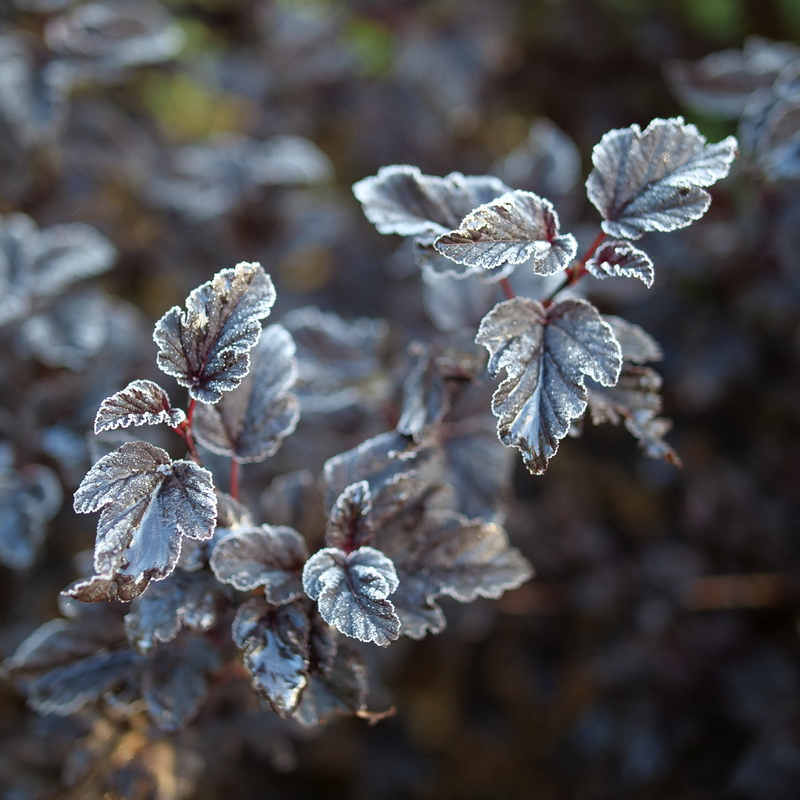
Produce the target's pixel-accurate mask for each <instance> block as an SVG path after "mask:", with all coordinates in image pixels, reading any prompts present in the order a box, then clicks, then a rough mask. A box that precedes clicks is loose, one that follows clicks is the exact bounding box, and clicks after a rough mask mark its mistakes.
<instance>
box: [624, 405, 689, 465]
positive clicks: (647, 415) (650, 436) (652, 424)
mask: <svg viewBox="0 0 800 800" xmlns="http://www.w3.org/2000/svg"><path fill="white" fill-rule="evenodd" d="M625 427H626V428H627V429H628V430H629V431H630V432H631V433H632V434H633V435H634V436H635V437H636V438H637V439H638V440H639V441H640V443H641V445H642V447H643V448H644V451H645V453H646V454H647V455H648V456H649V457H650V458H658V459H662V460H663V461H667V462H668V463H670V464H674V465H675V466H676V467H680V466H681V459H680V457H679V456H678V454H677V453H676V452H675V451H674V450H673V449H672V448H671V447H670V446H669V445H668V444H667V443H666V442H665V441H664V436H665V435H666V434H667V433H668V432H669V430H670V428H672V421H671V420H668V419H664V418H663V417H656V416H655V413H654V412H653V411H651V410H649V409H636V410H635V411H634V412H633V413H632V414H631V415H630V416H629V417H626V418H625Z"/></svg>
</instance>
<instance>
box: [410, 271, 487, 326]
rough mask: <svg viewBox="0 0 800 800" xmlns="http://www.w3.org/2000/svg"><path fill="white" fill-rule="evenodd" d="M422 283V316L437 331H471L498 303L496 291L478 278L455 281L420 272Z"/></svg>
mask: <svg viewBox="0 0 800 800" xmlns="http://www.w3.org/2000/svg"><path fill="white" fill-rule="evenodd" d="M448 263H450V264H452V263H453V262H452V261H449V262H448ZM422 282H423V290H422V291H423V295H422V302H423V305H424V306H425V313H426V314H427V315H428V316H429V317H430V319H431V321H432V322H433V324H434V325H435V326H436V327H437V328H438V329H439V330H440V331H457V330H461V329H464V328H469V329H470V330H473V331H474V330H475V328H477V327H478V325H480V322H481V320H482V319H483V318H484V317H485V316H486V314H487V313H488V312H489V311H490V310H491V309H492V307H493V306H494V304H495V302H496V299H497V287H496V286H495V285H493V284H491V283H487V282H486V281H484V280H482V279H481V275H477V274H470V275H467V276H464V277H463V278H462V279H458V278H454V277H452V276H450V275H437V274H436V273H435V272H431V271H430V270H427V269H423V270H422Z"/></svg>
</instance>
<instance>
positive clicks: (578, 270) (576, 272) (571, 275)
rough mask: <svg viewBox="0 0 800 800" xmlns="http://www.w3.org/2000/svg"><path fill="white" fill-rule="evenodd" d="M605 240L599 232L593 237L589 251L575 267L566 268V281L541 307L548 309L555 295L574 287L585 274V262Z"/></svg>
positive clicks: (601, 232) (604, 235)
mask: <svg viewBox="0 0 800 800" xmlns="http://www.w3.org/2000/svg"><path fill="white" fill-rule="evenodd" d="M605 238H606V234H605V233H603V231H600V233H598V234H597V236H596V237H595V240H594V241H593V242H592V243H591V244H590V245H589V249H588V250H587V251H586V252H585V253H584V254H583V256H581V258H580V259H579V260H578V261H577V262H576V263H575V265H574V266H572V267H568V268H567V270H566V272H567V277H566V280H565V281H564V282H563V283H562V284H561V285H560V286H559V287H558V288H557V289H556V290H555V291H553V292H552V293H551V294H550V297H548V298H547V299H546V300H544V301H543V303H542V305H543V306H544V307H545V308H549V307H550V306H551V305H552V304H553V300H554V299H555V297H556V295H557V294H560V293H561V292H563V291H564V289H566V288H567V287H568V286H574V285H575V284H576V283H577V282H578V281H579V280H580V279H581V278H582V277H583V276H584V275H585V274H586V272H587V270H586V262H587V261H588V260H589V259H590V258H591V257H592V256H593V255H594V254H595V251H596V250H597V248H598V247H600V245H601V244H602V243H603V242H604V241H605Z"/></svg>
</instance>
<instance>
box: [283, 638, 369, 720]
mask: <svg viewBox="0 0 800 800" xmlns="http://www.w3.org/2000/svg"><path fill="white" fill-rule="evenodd" d="M367 688H368V686H367V667H366V664H365V663H364V659H363V658H362V657H361V655H360V654H359V653H357V652H356V651H355V650H353V649H352V648H351V647H348V646H347V645H340V646H339V648H338V650H337V651H336V656H335V659H334V661H333V663H332V665H331V667H330V669H329V670H328V671H327V672H325V673H313V674H311V675H310V676H309V679H308V686H306V688H305V691H304V692H303V694H302V696H301V698H300V705H299V706H298V707H297V710H296V711H295V712H294V714H293V715H292V716H293V718H294V719H296V720H297V721H298V722H299V723H300V724H301V725H306V726H309V727H313V726H316V725H324V724H325V723H326V722H329V721H330V720H331V719H332V718H333V717H334V716H337V715H339V714H344V715H347V716H352V715H353V714H358V713H359V712H360V711H364V709H365V708H366V697H367Z"/></svg>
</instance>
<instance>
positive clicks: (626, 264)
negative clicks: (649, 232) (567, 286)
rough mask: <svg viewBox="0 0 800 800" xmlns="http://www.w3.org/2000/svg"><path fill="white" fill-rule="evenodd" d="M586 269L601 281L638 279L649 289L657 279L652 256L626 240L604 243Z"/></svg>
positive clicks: (588, 262)
mask: <svg viewBox="0 0 800 800" xmlns="http://www.w3.org/2000/svg"><path fill="white" fill-rule="evenodd" d="M586 269H587V270H588V271H589V272H590V273H591V274H592V275H594V277H595V278H600V279H601V280H602V279H603V278H609V277H612V276H620V277H623V278H638V279H639V280H640V281H641V282H642V283H643V284H644V285H645V286H646V287H647V288H648V289H649V288H650V287H651V286H652V285H653V279H654V277H655V269H654V267H653V262H652V261H651V260H650V256H648V255H647V253H645V252H644V251H643V250H639V249H638V248H637V247H634V246H633V245H632V244H631V243H630V242H629V241H626V240H624V239H616V240H614V241H611V242H604V243H603V244H602V245H601V246H600V247H599V248H598V249H597V251H596V252H595V254H594V255H593V256H592V257H591V258H590V259H589V260H588V261H587V262H586Z"/></svg>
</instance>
